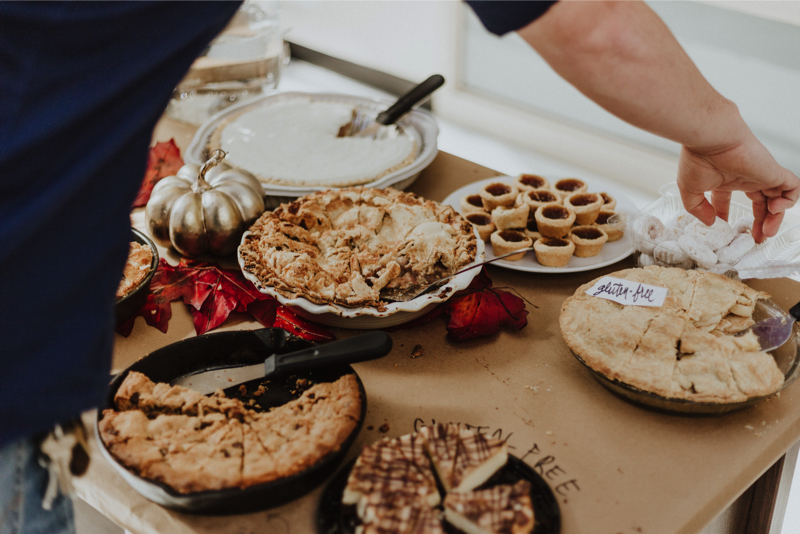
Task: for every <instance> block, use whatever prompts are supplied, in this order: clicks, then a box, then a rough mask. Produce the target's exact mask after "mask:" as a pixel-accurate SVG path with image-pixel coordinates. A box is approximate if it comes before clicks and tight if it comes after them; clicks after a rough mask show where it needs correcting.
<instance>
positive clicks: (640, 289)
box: [586, 276, 668, 308]
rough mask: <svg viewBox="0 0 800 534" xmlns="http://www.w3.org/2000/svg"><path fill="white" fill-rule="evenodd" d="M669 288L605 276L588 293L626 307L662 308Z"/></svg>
mask: <svg viewBox="0 0 800 534" xmlns="http://www.w3.org/2000/svg"><path fill="white" fill-rule="evenodd" d="M667 292H668V290H667V288H666V287H659V286H651V285H648V284H642V283H639V282H633V281H630V280H622V279H620V278H613V277H611V276H604V277H603V278H601V279H600V280H598V281H597V283H596V284H595V285H593V286H592V287H591V288H589V289H588V290H587V291H586V293H587V294H589V295H592V296H593V297H599V298H603V299H608V300H613V301H614V302H617V303H619V304H623V305H626V306H651V307H656V308H658V307H661V306H663V305H664V300H665V299H666V298H667Z"/></svg>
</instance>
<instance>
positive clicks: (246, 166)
mask: <svg viewBox="0 0 800 534" xmlns="http://www.w3.org/2000/svg"><path fill="white" fill-rule="evenodd" d="M354 110H355V106H354V105H353V104H350V103H347V102H332V101H324V100H315V99H313V98H311V97H307V98H304V97H296V98H289V99H283V100H279V101H276V102H274V103H272V104H270V105H263V106H260V107H257V108H253V109H245V110H243V111H242V112H241V113H237V114H232V115H230V116H229V117H227V118H226V119H225V120H223V121H222V122H221V123H220V125H219V126H218V127H217V128H216V130H215V131H214V133H213V134H212V136H211V139H210V140H209V145H208V146H209V148H211V147H217V148H221V149H222V150H224V151H225V152H227V153H228V156H227V163H228V164H229V165H231V166H232V167H234V168H237V169H240V170H244V171H247V172H249V173H251V174H253V175H254V176H256V177H258V178H259V180H261V181H263V182H265V183H268V184H282V185H288V186H299V187H304V186H313V187H344V186H350V185H357V184H365V183H369V182H373V181H375V180H378V179H379V178H381V177H382V176H385V175H387V174H389V173H391V172H394V171H396V170H398V169H401V168H403V167H405V166H408V165H409V164H411V163H412V162H413V161H414V159H415V158H416V156H417V153H418V152H419V147H418V146H417V142H416V140H415V138H414V137H413V136H412V135H410V134H409V133H407V132H405V131H404V130H399V131H398V132H397V134H396V135H392V136H389V137H387V138H385V139H373V138H371V137H338V136H337V134H338V133H339V129H340V128H341V127H342V126H343V125H344V124H346V123H347V122H348V121H350V120H351V118H352V116H353V113H354Z"/></svg>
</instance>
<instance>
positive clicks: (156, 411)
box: [98, 372, 361, 493]
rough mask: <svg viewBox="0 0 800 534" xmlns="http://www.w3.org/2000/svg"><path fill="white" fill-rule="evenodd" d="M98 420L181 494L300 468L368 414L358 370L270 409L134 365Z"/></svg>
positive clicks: (151, 475) (114, 440) (144, 469)
mask: <svg viewBox="0 0 800 534" xmlns="http://www.w3.org/2000/svg"><path fill="white" fill-rule="evenodd" d="M114 404H115V409H107V410H104V411H103V417H102V419H101V420H100V422H99V424H98V429H99V432H100V437H101V439H102V440H103V443H104V444H105V445H106V447H107V448H108V450H109V452H110V453H111V454H112V455H113V456H114V457H115V458H116V459H117V460H118V461H119V462H120V463H121V464H122V465H124V466H125V467H127V468H128V469H130V470H132V471H134V472H135V473H136V474H138V475H140V476H142V477H144V478H147V479H150V480H153V481H156V482H160V483H163V484H166V485H167V486H169V487H171V488H172V489H173V490H175V491H177V492H179V493H194V492H198V491H205V490H216V489H224V488H246V487H248V486H252V485H254V484H261V483H265V482H270V481H273V480H276V479H280V478H284V477H288V476H291V475H294V474H297V473H299V472H301V471H303V470H304V469H306V468H308V467H310V466H313V465H314V464H316V463H317V462H318V461H320V460H321V459H322V458H324V457H325V456H326V455H328V454H329V453H331V452H334V451H337V450H339V448H340V447H341V446H342V444H343V443H344V442H345V440H346V439H347V438H348V437H349V436H350V435H351V433H352V432H353V431H354V430H355V428H356V426H357V424H358V422H359V420H360V418H361V395H360V389H359V386H358V382H357V380H356V378H355V375H353V374H347V375H344V376H342V377H341V378H339V379H338V380H336V381H334V382H320V383H317V384H314V385H312V386H311V387H310V388H308V389H306V390H305V391H304V392H303V393H302V395H300V396H299V397H298V398H297V399H295V400H293V401H290V402H288V403H287V404H284V405H282V406H278V407H276V408H273V409H272V410H271V411H269V412H259V411H255V410H253V409H251V408H250V407H249V406H248V405H246V404H244V403H243V402H242V401H240V400H239V399H235V398H228V397H226V396H225V394H224V393H223V392H222V390H217V392H216V393H214V394H213V395H211V396H204V395H202V394H200V393H199V392H197V391H193V390H190V389H186V388H183V387H181V386H170V385H169V384H164V383H154V382H152V381H151V380H150V379H148V378H147V377H146V376H144V375H143V374H141V373H137V372H130V373H128V375H127V376H126V378H125V380H124V381H123V382H122V384H121V386H120V388H119V390H118V392H117V394H116V396H115V398H114Z"/></svg>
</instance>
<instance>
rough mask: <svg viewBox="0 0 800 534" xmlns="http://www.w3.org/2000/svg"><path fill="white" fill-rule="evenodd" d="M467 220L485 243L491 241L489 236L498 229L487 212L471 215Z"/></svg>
mask: <svg viewBox="0 0 800 534" xmlns="http://www.w3.org/2000/svg"><path fill="white" fill-rule="evenodd" d="M466 219H467V221H469V222H470V223H471V224H472V226H474V227H475V229H476V230H477V231H478V235H479V236H480V238H481V239H482V240H483V241H484V242H486V241H489V236H491V235H492V233H493V232H494V231H495V230H496V229H497V227H496V226H495V224H494V221H492V218H491V217H490V216H489V214H487V213H486V212H485V211H481V212H480V213H470V214H469V215H467V216H466Z"/></svg>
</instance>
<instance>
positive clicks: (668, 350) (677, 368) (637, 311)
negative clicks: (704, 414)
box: [560, 266, 784, 403]
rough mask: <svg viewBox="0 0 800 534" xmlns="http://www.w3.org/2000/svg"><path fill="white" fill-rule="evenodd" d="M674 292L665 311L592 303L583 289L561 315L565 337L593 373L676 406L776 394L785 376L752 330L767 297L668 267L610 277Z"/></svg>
mask: <svg viewBox="0 0 800 534" xmlns="http://www.w3.org/2000/svg"><path fill="white" fill-rule="evenodd" d="M609 276H612V277H614V278H621V279H625V280H631V281H636V282H640V283H644V284H649V285H653V286H661V287H666V288H668V289H669V293H668V294H667V297H666V300H665V301H664V304H663V306H661V307H642V306H624V305H622V304H618V303H616V302H613V301H611V300H606V299H603V298H598V297H594V296H590V295H588V294H587V293H586V290H587V289H589V288H590V287H592V286H593V285H594V284H595V282H597V280H594V281H591V282H589V283H588V284H584V285H582V286H581V287H579V288H578V289H577V291H576V292H575V294H574V295H573V296H572V297H570V298H568V299H567V300H566V301H565V302H564V304H563V306H562V308H561V317H560V323H561V333H562V334H563V336H564V340H565V341H566V343H567V345H568V346H569V348H570V349H572V351H573V352H574V353H575V354H577V355H578V356H580V358H581V359H582V360H583V361H584V362H585V363H586V364H587V365H588V366H589V367H591V368H592V369H594V370H595V371H598V372H600V373H601V374H603V375H604V376H606V377H608V378H611V379H615V380H618V381H621V382H624V383H625V384H628V385H630V386H633V387H635V388H637V389H639V390H642V391H647V392H651V393H655V394H657V395H659V396H662V397H666V398H673V399H687V400H692V401H696V402H712V403H730V402H743V401H746V400H747V399H749V398H754V397H763V396H766V395H771V394H772V393H775V392H776V391H778V390H779V389H780V387H781V385H782V384H783V381H784V376H783V373H781V371H780V370H779V369H778V366H777V364H776V363H775V360H774V358H773V357H772V356H770V355H769V354H767V353H765V352H761V350H760V347H759V344H758V340H757V339H756V337H755V334H753V333H752V332H748V333H746V334H745V335H742V336H739V337H736V336H734V334H736V333H739V332H742V331H743V330H745V329H747V328H748V327H750V326H751V325H752V324H753V323H754V321H753V319H752V314H753V310H754V308H755V305H756V302H757V301H758V300H759V299H766V298H768V297H769V295H767V294H766V293H763V292H761V291H757V290H755V289H752V288H750V287H748V286H747V285H745V284H743V283H741V282H737V281H735V280H731V279H730V278H726V277H724V276H721V275H717V274H712V273H708V272H700V271H687V270H684V269H679V268H669V267H656V266H652V267H647V268H645V269H626V270H623V271H619V272H616V273H612V274H611V275H609Z"/></svg>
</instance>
